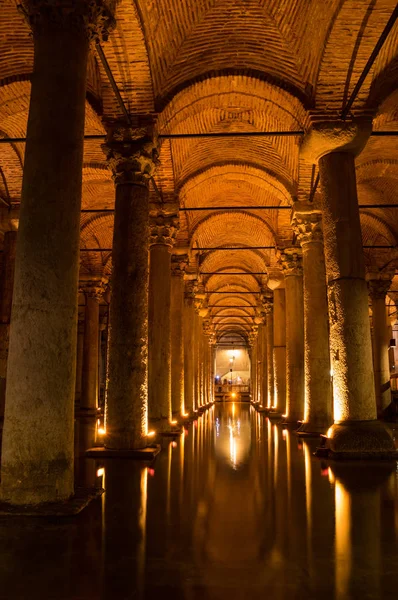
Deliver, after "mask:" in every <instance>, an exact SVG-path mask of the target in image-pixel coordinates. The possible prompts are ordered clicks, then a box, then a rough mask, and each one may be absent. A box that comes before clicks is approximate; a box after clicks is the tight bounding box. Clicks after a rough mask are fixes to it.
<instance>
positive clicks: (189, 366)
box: [184, 293, 195, 414]
mask: <svg viewBox="0 0 398 600" xmlns="http://www.w3.org/2000/svg"><path fill="white" fill-rule="evenodd" d="M194 336H195V306H194V299H193V298H192V297H190V296H189V293H187V294H186V296H185V300H184V407H185V413H187V414H189V413H192V411H193V409H194V397H195V379H194V373H195V366H194V346H195V345H194Z"/></svg>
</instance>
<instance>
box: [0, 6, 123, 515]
mask: <svg viewBox="0 0 398 600" xmlns="http://www.w3.org/2000/svg"><path fill="white" fill-rule="evenodd" d="M23 8H24V12H25V16H26V18H27V20H28V21H29V24H30V26H31V27H32V30H33V46H34V67H33V76H32V78H31V82H32V90H31V96H30V108H29V118H28V125H27V141H26V147H25V157H24V173H23V183H22V198H21V214H20V224H19V232H18V245H17V252H16V259H15V279H14V291H13V304H12V316H11V321H12V327H11V331H10V345H9V360H8V366H7V390H6V408H5V419H4V429H3V442H2V459H1V498H2V500H3V501H7V502H10V503H12V504H16V505H31V504H38V503H44V502H51V501H63V500H66V499H68V498H69V497H70V496H71V495H72V494H73V489H74V484H73V458H74V457H73V432H74V423H73V409H74V395H75V376H76V332H77V296H78V294H77V291H78V269H79V239H80V208H81V186H82V165H83V136H84V119H85V102H86V81H87V57H88V52H89V44H90V40H91V38H92V37H93V36H96V35H99V36H100V37H102V34H106V31H105V30H106V27H107V26H108V25H111V24H112V22H113V19H112V18H111V16H110V14H109V13H108V11H107V10H106V5H105V3H104V4H103V3H101V2H100V0H98V1H97V2H92V1H90V2H89V1H82V2H79V3H71V2H70V1H69V0H58V1H57V2H51V3H50V2H48V1H47V0H25V1H24V2H23ZM97 23H99V24H100V27H99V29H100V30H98V29H97ZM55 107H56V114H55V112H54V111H55Z"/></svg>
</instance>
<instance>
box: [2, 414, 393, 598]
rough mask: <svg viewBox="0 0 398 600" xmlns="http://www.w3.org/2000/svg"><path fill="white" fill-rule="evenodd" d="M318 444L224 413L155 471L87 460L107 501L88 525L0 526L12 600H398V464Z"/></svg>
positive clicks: (165, 456) (205, 420)
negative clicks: (344, 455) (322, 455)
mask: <svg viewBox="0 0 398 600" xmlns="http://www.w3.org/2000/svg"><path fill="white" fill-rule="evenodd" d="M314 444H315V445H316V442H313V441H307V440H305V441H301V440H298V439H297V437H295V435H294V434H293V433H291V432H289V431H288V430H284V429H283V428H282V427H281V426H278V425H273V424H271V423H270V421H269V420H268V419H267V418H266V417H264V416H263V415H259V414H257V413H256V412H255V411H254V410H253V409H252V408H250V407H249V405H247V404H226V405H224V406H223V405H222V404H216V405H215V406H214V407H213V408H211V409H210V410H209V411H208V412H207V413H205V414H204V415H202V416H201V417H200V418H199V419H198V421H197V422H194V423H193V424H192V425H190V426H189V428H188V429H187V430H186V431H185V432H184V434H183V435H181V437H179V438H176V439H175V440H174V441H173V440H170V439H169V438H167V439H165V441H164V442H163V451H162V452H161V453H160V454H159V456H158V457H157V458H156V461H155V462H154V463H153V464H152V465H150V466H149V467H148V466H145V465H140V464H139V463H137V462H134V461H128V460H115V459H108V460H107V461H103V463H102V464H99V463H96V462H95V461H94V460H93V459H86V460H84V461H83V462H82V463H81V464H80V465H79V469H78V475H79V478H80V480H86V481H89V480H90V478H92V477H96V478H97V482H98V483H100V482H101V480H102V482H103V485H104V487H105V490H106V492H105V494H104V495H103V496H102V498H100V499H98V500H96V501H95V502H93V503H92V504H91V505H90V507H89V508H88V509H86V510H85V511H84V512H83V513H81V514H80V515H79V516H77V517H72V518H63V519H62V518H52V519H44V518H3V519H1V520H0V598H1V599H2V600H3V599H4V600H5V599H7V600H11V599H12V600H16V599H29V600H36V599H40V600H52V599H62V600H72V599H73V600H130V599H136V598H137V599H141V600H143V599H155V598H156V599H157V600H158V599H159V598H160V597H162V598H165V599H168V598H173V599H176V600H179V599H181V600H182V599H186V600H196V599H198V600H199V599H209V600H224V599H226V600H235V599H250V600H257V599H258V600H260V599H261V600H265V599H266V598H270V599H273V600H279V599H285V598H286V599H289V600H290V599H303V600H304V599H314V600H315V599H316V600H318V599H321V600H327V599H329V598H330V599H338V600H346V599H351V598H352V599H355V600H357V599H361V600H363V599H367V598H369V599H371V598H380V599H381V598H382V599H383V600H384V599H388V598H396V597H397V593H398V592H397V590H398V587H397V585H398V576H397V573H398V543H397V542H398V471H397V465H396V464H395V463H392V464H391V463H390V464H373V465H360V464H355V465H351V464H336V463H334V464H332V463H326V462H323V461H321V460H319V459H316V458H314V457H313V456H312V451H313V450H314Z"/></svg>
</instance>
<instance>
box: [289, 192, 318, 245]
mask: <svg viewBox="0 0 398 600" xmlns="http://www.w3.org/2000/svg"><path fill="white" fill-rule="evenodd" d="M291 224H292V228H293V231H294V233H295V234H296V237H297V241H298V243H299V244H300V246H303V244H307V243H309V242H323V232H322V212H321V209H320V207H317V206H316V205H314V203H312V202H295V203H294V205H293V212H292V220H291Z"/></svg>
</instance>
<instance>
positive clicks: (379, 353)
mask: <svg viewBox="0 0 398 600" xmlns="http://www.w3.org/2000/svg"><path fill="white" fill-rule="evenodd" d="M372 275H373V277H372ZM377 275H378V276H379V278H376V277H375V274H369V281H368V287H369V294H370V298H371V302H372V318H373V340H374V344H373V369H374V379H375V393H376V407H377V415H378V417H379V418H382V417H383V414H384V411H385V410H386V408H387V407H388V406H389V405H390V404H391V387H390V361H389V356H388V348H389V335H388V328H387V316H386V294H387V292H388V290H389V288H390V286H391V280H392V278H391V275H390V274H385V275H384V276H383V274H377Z"/></svg>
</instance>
